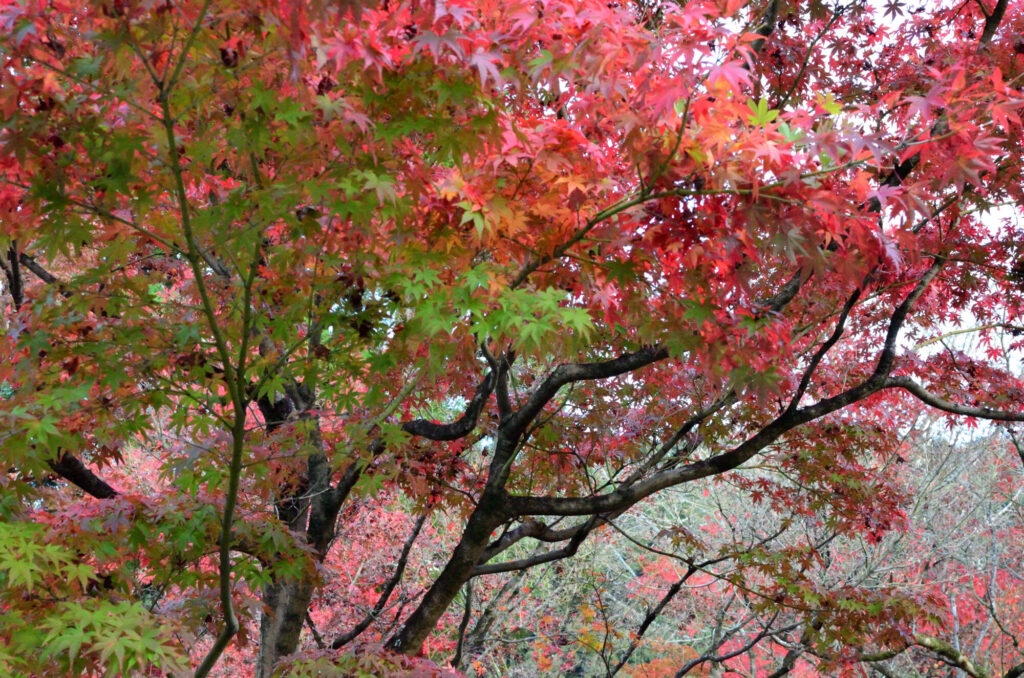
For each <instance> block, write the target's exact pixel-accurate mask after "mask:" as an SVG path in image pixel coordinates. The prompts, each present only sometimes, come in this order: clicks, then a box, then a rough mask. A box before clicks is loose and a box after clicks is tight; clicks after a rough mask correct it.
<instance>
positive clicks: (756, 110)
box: [747, 99, 779, 127]
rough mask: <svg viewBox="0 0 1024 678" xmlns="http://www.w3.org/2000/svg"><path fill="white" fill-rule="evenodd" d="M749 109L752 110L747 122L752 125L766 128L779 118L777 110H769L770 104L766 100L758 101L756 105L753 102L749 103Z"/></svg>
mask: <svg viewBox="0 0 1024 678" xmlns="http://www.w3.org/2000/svg"><path fill="white" fill-rule="evenodd" d="M747 107H748V108H749V109H750V116H748V117H747V121H748V122H749V123H750V124H751V125H757V126H759V127H764V126H766V125H769V124H771V123H772V122H774V121H775V119H776V118H778V117H779V112H778V111H777V110H774V109H769V108H768V102H767V101H766V100H765V99H758V100H757V102H756V103H755V102H754V101H753V100H750V101H747Z"/></svg>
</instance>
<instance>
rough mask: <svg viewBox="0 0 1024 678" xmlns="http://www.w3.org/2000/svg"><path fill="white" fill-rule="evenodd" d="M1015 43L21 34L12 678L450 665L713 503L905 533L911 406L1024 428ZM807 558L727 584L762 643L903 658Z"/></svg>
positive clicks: (741, 28)
mask: <svg viewBox="0 0 1024 678" xmlns="http://www.w3.org/2000/svg"><path fill="white" fill-rule="evenodd" d="M1020 35H1024V5H1022V4H1021V3H1016V2H1014V3H1011V2H1009V1H1008V0H997V1H991V0H974V1H970V0H968V1H964V2H949V3H945V2H942V3H930V4H929V5H928V6H924V7H910V6H909V5H906V4H904V3H901V2H889V3H887V4H886V5H885V6H882V7H876V6H874V4H872V3H869V2H865V1H860V0H850V1H849V2H840V3H826V2H821V1H819V0H814V1H812V2H807V3H797V2H790V1H784V0H765V1H754V2H743V1H742V0H723V1H721V2H712V1H707V0H690V1H688V2H677V3H668V2H666V3H657V2H647V1H646V0H644V1H643V2H637V3H632V4H620V3H614V2H613V3H608V2H605V1H600V2H597V1H592V0H578V1H565V2H562V1H556V0H540V1H537V0H529V1H516V0H512V1H504V2H492V1H490V0H488V1H485V2H469V1H468V0H452V1H450V2H442V1H440V0H435V1H434V2H428V3H422V4H421V3H399V2H388V1H385V2H383V3H381V4H379V5H373V6H370V5H366V4H362V3H359V2H352V1H350V2H346V3H340V4H329V3H321V2H309V3H306V2H289V3H278V4H276V5H266V4H263V3H254V2H248V1H246V0H238V1H229V2H218V3H212V2H196V1H194V0H180V1H170V0H167V1H165V0H104V1H103V2H90V3H86V4H84V5H83V4H72V3H65V2H61V1H60V0H54V1H47V2H44V1H42V0H16V1H12V0H4V1H3V2H2V3H0V36H3V37H2V38H0V55H2V58H3V69H2V70H0V112H2V113H3V123H2V126H0V168H2V171H3V179H2V183H0V224H2V229H0V242H2V244H3V247H4V250H5V252H4V257H3V266H2V268H3V272H4V291H5V293H6V294H5V304H6V306H5V314H4V330H5V334H4V340H3V342H0V352H2V355H0V384H2V386H0V388H2V389H3V391H2V401H0V402H2V409H0V412H2V416H3V418H4V422H5V433H4V434H3V436H4V437H3V446H2V450H0V461H2V463H3V465H4V467H5V468H6V469H7V471H6V473H5V475H3V476H2V481H0V482H2V483H3V489H4V491H3V496H2V503H0V511H2V512H3V517H4V521H3V523H0V545H2V546H3V549H2V553H3V554H4V555H3V560H0V577H2V578H3V581H4V590H3V596H2V598H0V604H2V605H3V609H4V618H3V621H2V622H0V634H2V635H3V638H4V640H5V643H4V644H3V645H4V647H3V648H0V666H2V667H3V668H4V670H5V671H6V672H9V673H21V674H34V673H42V674H46V673H52V672H54V671H65V672H73V673H85V672H89V671H103V670H107V671H110V672H113V673H117V672H131V671H136V672H144V671H149V670H150V669H153V668H154V667H157V668H159V669H162V670H167V671H194V672H195V674H196V675H208V674H209V673H210V672H211V671H214V670H216V667H217V666H218V662H221V661H222V660H223V661H230V662H233V663H232V666H233V667H236V668H241V667H244V670H251V671H254V672H255V673H256V675H259V676H270V675H271V674H272V673H273V672H274V671H275V670H276V669H275V667H278V668H279V669H280V670H281V671H286V672H291V673H294V674H296V675H302V672H306V673H307V674H311V675H312V674H315V672H316V671H318V670H321V669H323V667H325V666H334V667H335V669H336V670H340V669H338V667H344V670H345V671H348V672H350V673H357V672H359V671H362V672H364V673H366V674H368V675H378V674H381V673H386V672H389V671H390V672H410V671H411V672H429V671H435V672H441V671H443V669H441V668H436V667H434V668H431V667H432V666H433V664H432V663H431V662H430V661H428V659H432V660H436V662H434V663H435V664H439V665H443V664H444V663H445V662H447V661H448V660H449V659H450V658H451V655H452V653H454V656H455V660H456V661H455V663H456V664H460V665H461V660H462V657H463V655H466V656H467V657H468V656H469V655H470V654H472V651H475V650H473V643H472V642H471V643H470V644H469V646H467V645H466V643H465V641H466V640H467V637H466V632H467V631H469V637H468V639H469V640H470V641H473V640H474V636H473V633H472V631H473V630H474V629H476V628H477V627H479V628H480V629H481V631H480V633H479V634H478V635H477V636H476V641H474V642H477V645H479V642H482V639H483V638H484V637H485V636H486V633H487V629H488V626H487V621H486V617H485V615H486V614H487V609H489V608H485V609H483V611H478V612H474V611H473V607H472V599H473V593H472V592H473V590H474V588H476V590H477V591H478V593H479V592H480V591H481V590H482V591H483V594H484V595H485V596H486V597H487V598H488V599H492V598H493V597H495V596H500V595H505V594H507V593H508V592H509V591H505V593H504V594H503V593H502V592H503V591H504V589H503V587H504V586H505V584H506V583H508V582H512V581H515V578H516V577H518V576H519V574H517V573H523V572H527V571H529V570H530V569H531V568H534V567H535V566H538V565H543V564H546V563H553V562H556V561H559V560H561V559H565V558H569V557H570V556H573V555H574V554H576V553H577V551H578V550H579V549H580V548H581V547H582V546H583V545H584V544H585V543H586V542H587V540H588V539H590V538H593V537H596V535H597V534H598V533H600V532H601V531H607V529H609V528H612V527H613V526H614V525H615V521H616V520H618V519H619V518H620V517H622V516H624V515H626V513H627V511H629V510H630V509H631V508H633V507H635V506H637V505H638V504H640V503H642V502H644V500H646V499H648V498H650V497H654V496H656V495H658V494H659V493H663V492H666V491H670V490H672V489H673V488H677V487H680V486H686V485H690V484H694V485H695V486H697V487H699V486H701V485H702V484H705V483H708V482H710V480H709V479H711V478H713V477H724V478H733V477H734V476H735V480H734V482H735V483H736V484H737V486H738V487H739V489H740V490H741V491H742V492H744V493H745V496H746V497H747V499H748V502H750V503H751V505H755V506H756V505H757V504H758V503H761V502H771V503H772V505H777V506H782V507H785V508H786V509H787V510H788V511H792V512H794V513H796V514H799V515H802V516H809V517H811V518H813V520H815V521H817V523H818V524H819V526H820V527H822V528H823V529H826V530H830V531H832V532H834V533H836V534H837V535H843V536H845V537H850V538H853V537H858V538H862V539H864V540H866V541H868V542H877V541H879V540H881V539H883V538H884V536H885V535H886V534H887V533H889V532H890V531H892V530H896V529H900V528H901V526H902V525H903V524H904V518H905V516H904V510H905V508H904V504H903V500H902V494H901V493H900V492H899V491H898V487H897V486H896V485H895V484H894V483H897V482H898V478H893V477H889V476H888V475H887V474H886V473H883V472H881V471H879V470H878V469H879V468H889V467H891V466H892V464H893V459H894V458H895V455H898V454H899V452H900V447H899V444H898V435H897V434H898V431H899V430H900V428H901V426H904V425H905V422H906V421H908V420H909V419H910V418H912V417H913V416H915V413H916V412H917V409H918V408H919V407H920V406H921V405H922V404H923V405H926V406H928V407H930V408H933V409H937V410H939V411H942V412H945V413H947V414H949V415H951V416H956V417H959V418H969V419H968V420H969V421H975V420H995V421H1002V422H1017V421H1024V410H1022V409H1021V393H1022V390H1021V389H1022V383H1021V381H1020V380H1019V379H1018V378H1017V376H1016V374H1015V371H1014V370H1013V369H1012V367H1013V360H1014V356H1015V355H1016V352H1017V351H1018V350H1019V349H1020V348H1021V340H1020V334H1021V332H1022V327H1024V326H1022V321H1021V317H1020V316H1021V302H1022V299H1024V265H1022V264H1021V261H1022V259H1021V257H1022V256H1024V253H1022V252H1021V246H1020V243H1021V242H1024V234H1022V233H1021V227H1022V226H1021V224H1020V223H1019V220H1018V219H1017V218H1016V214H1015V213H1013V211H1012V209H1011V210H1009V211H1008V210H1006V209H1005V208H1003V209H1000V207H1001V206H1005V205H1010V206H1011V207H1013V206H1018V205H1020V204H1021V201H1022V199H1024V195H1022V192H1021V191H1022V182H1021V174H1020V158H1021V148H1020V134H1021V127H1022V124H1021V119H1020V116H1019V110H1020V108H1021V107H1022V106H1024V97H1022V95H1021V90H1020V88H1019V85H1020V81H1021V79H1022V77H1024V64H1022V61H1021V59H1022V58H1024V57H1022V56H1021V55H1022V54H1024V43H1022V40H1021V38H1020V37H1019V36H1020ZM954 332H955V333H965V334H967V333H969V334H971V335H976V336H977V337H978V338H979V340H980V342H981V344H980V346H981V350H980V351H976V352H973V353H971V354H967V353H964V352H960V351H956V350H953V349H952V348H949V347H947V346H946V344H944V343H943V338H944V337H945V336H946V335H948V334H950V333H954ZM940 347H944V348H945V350H941V349H940ZM750 464H763V465H770V466H772V467H773V468H777V469H779V470H780V472H782V473H783V474H784V476H785V477H786V478H788V479H789V481H790V482H778V481H777V480H773V479H772V478H769V477H761V478H758V477H752V476H750V475H743V474H730V472H731V471H734V470H735V469H738V468H740V467H743V466H744V465H747V466H750ZM385 502H388V503H389V504H388V505H390V506H393V508H394V512H385V513H382V514H377V513H374V512H373V511H374V509H373V508H372V507H373V506H374V505H375V504H376V503H381V504H383V503H385ZM368 511H369V512H370V513H367V512H368ZM395 513H397V514H401V515H402V516H405V517H406V518H407V519H405V520H402V519H399V518H396V516H395ZM371 519H373V520H374V521H380V523H381V524H384V525H386V527H382V526H381V525H380V524H378V526H377V527H373V526H372V524H371V523H366V522H361V521H370V520H371ZM400 528H401V529H400ZM391 530H395V533H394V534H392V533H390V532H391ZM421 535H422V537H423V538H424V539H426V538H427V537H428V536H430V537H431V542H430V543H431V544H432V546H431V548H430V549H426V548H425V547H423V546H417V544H418V543H419V542H418V541H417V540H419V539H420V538H421ZM676 537H677V540H678V541H677V545H678V546H679V547H680V548H683V549H684V550H685V551H686V552H687V555H686V556H685V558H686V559H688V560H685V561H684V562H689V563H690V566H692V567H694V568H696V564H698V563H705V561H714V560H715V559H716V558H718V557H720V556H719V555H718V550H719V547H722V548H724V546H721V545H717V546H715V547H714V548H711V551H712V552H708V553H702V552H701V551H702V548H704V546H702V543H701V541H700V540H698V539H691V538H690V537H689V536H688V535H687V531H686V530H685V529H684V528H682V527H680V528H679V529H678V530H677V531H676ZM780 544H783V546H781V547H780V550H779V551H777V552H774V551H773V552H770V553H769V552H768V551H764V552H763V553H762V551H758V550H757V549H754V548H753V547H752V546H751V545H750V544H747V545H746V546H744V547H743V548H740V549H733V551H732V552H730V556H729V557H730V558H731V559H733V560H735V561H737V562H744V561H745V569H746V570H748V571H750V572H751V577H754V578H755V579H756V580H757V581H755V583H756V584H757V585H762V584H763V585H766V586H767V585H768V584H771V586H773V587H774V588H773V595H772V597H771V598H770V601H769V602H770V604H767V605H766V606H758V607H757V608H756V611H757V612H758V613H759V614H761V615H763V620H768V619H783V618H787V617H786V615H783V614H782V611H783V610H796V609H803V611H804V612H803V614H804V616H803V617H801V619H802V621H801V622H800V624H801V626H802V628H803V629H804V632H805V633H806V637H805V638H801V640H800V641H799V642H800V643H801V644H803V645H804V646H807V647H810V646H812V645H814V644H815V643H816V642H817V643H818V646H821V647H828V648H832V647H833V646H842V645H843V644H844V643H850V642H853V641H852V640H851V638H852V637H851V636H847V635H844V633H843V632H844V629H846V630H847V631H851V633H852V632H853V631H858V632H859V631H860V630H862V629H866V628H868V626H870V624H868V621H869V618H871V619H874V618H877V617H878V616H879V615H884V616H887V617H888V618H889V619H890V620H891V623H890V624H889V625H887V626H885V627H884V628H881V630H877V632H875V633H874V635H873V636H872V638H871V640H872V642H873V643H874V644H875V645H876V646H877V647H878V651H879V652H886V651H893V652H895V651H897V650H898V651H903V650H905V649H906V645H907V637H908V636H907V635H906V634H907V633H908V631H907V629H908V628H911V626H912V624H913V622H914V615H915V614H917V612H918V610H916V609H914V608H913V606H910V605H903V603H900V604H899V605H896V604H894V605H888V604H887V603H886V602H885V601H884V600H879V599H878V598H877V596H876V595H875V593H873V592H872V590H871V589H870V587H860V588H858V587H855V586H853V585H852V584H851V585H850V586H847V587H845V588H844V589H843V590H842V591H841V595H839V594H836V595H832V593H835V592H832V593H829V592H822V591H813V590H811V589H810V588H808V587H810V586H811V585H812V583H813V582H812V583H808V582H807V578H806V577H805V576H804V575H805V574H806V572H808V571H809V570H811V569H813V568H811V565H812V564H813V563H814V562H815V561H816V560H818V559H821V558H822V557H823V556H822V555H821V550H822V549H823V548H825V544H818V543H813V542H812V543H810V544H803V545H802V546H799V548H798V545H793V544H789V545H786V544H785V543H784V542H780ZM705 546H706V545H705ZM708 548H710V547H708ZM431 551H432V552H431ZM342 553H344V555H340V554H342ZM385 554H387V555H385ZM762 555H764V557H763V558H762V557H761V556H762ZM769 556H770V557H769ZM339 558H341V559H342V560H341V561H339V560H338V559H339ZM392 558H393V559H394V560H393V562H388V561H389V559H392ZM362 565H366V566H367V567H369V568H370V569H372V570H374V571H375V573H374V576H373V577H372V578H370V577H367V578H366V579H361V578H360V577H361V574H362V573H361V566H362ZM340 572H346V573H349V574H350V575H351V576H350V577H349V581H350V582H351V583H350V584H348V586H349V588H350V589H352V590H350V591H349V592H347V593H345V592H341V591H340V590H339V589H338V586H337V585H338V582H337V581H334V580H332V577H334V578H335V579H337V577H338V575H339V573H340ZM382 573H384V574H382ZM498 575H502V576H503V577H505V578H504V579H502V578H500V577H498ZM403 578H406V579H405V580H404V582H403ZM502 582H505V583H502ZM516 585H517V584H514V585H513V588H514V587H515V586H516ZM332 596H333V597H334V599H333V600H332ZM873 596H874V597H873ZM342 601H346V602H344V604H343V602H342ZM840 601H841V602H842V603H843V604H842V605H840V604H839V602H840ZM457 603H462V605H461V607H463V608H464V611H463V610H460V609H459V607H460V606H459V605H457ZM346 606H347V607H346ZM592 609H594V608H592ZM601 609H603V608H598V611H600V610H601ZM385 611H387V612H388V614H389V615H390V617H391V621H390V622H388V623H385V619H384V616H383V614H384V612H385ZM657 611H658V612H660V611H661V610H660V609H659V610H657ZM594 614H596V612H595V613H594ZM787 614H788V613H787ZM922 614H923V613H922ZM772 615H775V616H774V617H773V616H772ZM595 618H596V617H595ZM474 619H476V620H477V625H476V626H474V627H473V629H468V628H467V627H468V626H469V623H470V622H472V621H473V620H474ZM772 623H774V622H768V626H766V627H765V628H768V627H769V626H771V624H772ZM439 624H441V625H442V626H443V627H444V628H445V629H449V630H453V633H447V632H446V633H440V634H439V633H436V631H437V629H438V626H439ZM850 625H852V626H854V627H856V628H853V629H852V630H851V629H850V628H849V627H850ZM605 627H606V628H607V625H605ZM304 628H309V629H310V633H309V634H307V635H306V636H304V635H303V629H304ZM455 629H458V630H455ZM755 635H756V633H755ZM453 637H454V638H455V640H454V641H452V638H453ZM428 641H433V642H434V645H433V646H432V645H431V642H428ZM229 646H230V651H229V653H228V655H227V657H226V659H225V658H224V657H225V655H224V653H225V650H226V649H228V648H229ZM432 647H433V649H432ZM719 649H722V651H733V650H734V649H735V648H731V649H730V648H729V647H727V646H726V645H721V644H720V645H719V646H715V647H714V648H712V651H714V652H717V651H718V650H719ZM297 653H298V654H297ZM940 654H941V652H940ZM602 656H603V655H602ZM797 657H798V654H797V655H794V656H793V659H792V660H789V659H786V658H783V659H782V660H780V661H783V662H786V661H789V662H790V666H789V667H786V666H783V667H782V668H779V669H778V670H777V671H776V673H777V674H778V675H783V674H782V673H778V672H779V671H783V669H785V671H789V670H791V668H792V664H793V661H795V660H796V658H797ZM947 658H948V657H947ZM629 659H630V657H629V656H628V655H627V656H625V661H629ZM827 659H828V660H829V661H836V662H839V661H845V660H847V659H849V657H847V656H846V655H843V654H842V653H841V652H840V653H838V654H835V656H832V657H831V658H827ZM282 660H283V661H282ZM545 661H550V658H549V657H545ZM615 661H618V660H617V659H616V660H615ZM683 661H689V658H684V659H683ZM716 661H717V660H716ZM463 668H464V667H463ZM231 670H234V669H231ZM677 670H678V669H677ZM965 670H966V669H965ZM1022 672H1024V665H1020V664H1018V665H1016V666H1013V667H1009V668H1007V670H1006V673H1005V675H1007V676H1010V675H1020V674H1021V673H1022Z"/></svg>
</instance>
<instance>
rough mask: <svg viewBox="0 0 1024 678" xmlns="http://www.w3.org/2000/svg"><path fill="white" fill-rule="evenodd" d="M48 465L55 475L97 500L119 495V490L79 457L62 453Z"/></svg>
mask: <svg viewBox="0 0 1024 678" xmlns="http://www.w3.org/2000/svg"><path fill="white" fill-rule="evenodd" d="M47 463H48V464H49V465H50V468H52V469H53V471H54V473H56V474H57V475H59V476H60V477H61V478H63V479H64V480H67V481H68V482H70V483H72V484H73V485H76V486H77V487H78V488H79V489H81V490H82V491H83V492H85V493H86V494H89V495H91V496H93V497H96V498H97V499H110V498H111V497H115V496H117V494H118V492H117V490H115V489H114V488H113V487H111V486H110V485H108V484H107V483H106V482H104V480H103V479H102V478H100V477H99V476H98V475H96V474H95V473H93V472H92V471H91V470H89V469H88V468H87V467H86V465H85V464H83V463H82V461H81V460H80V459H79V458H78V457H76V456H74V455H72V454H70V453H69V452H60V453H59V454H58V455H57V458H56V459H54V460H52V461H49V462H47Z"/></svg>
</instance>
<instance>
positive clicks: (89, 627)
mask: <svg viewBox="0 0 1024 678" xmlns="http://www.w3.org/2000/svg"><path fill="white" fill-rule="evenodd" d="M39 631H40V632H41V633H42V634H43V638H42V639H41V646H42V647H43V648H44V649H43V652H42V653H41V654H42V658H44V659H50V660H53V661H54V662H55V663H57V665H59V666H62V667H66V668H67V671H68V672H69V673H78V672H84V671H88V670H90V669H93V670H95V669H99V670H101V671H103V675H105V676H115V675H121V674H125V673H133V672H140V671H147V670H149V669H150V668H151V667H154V666H155V667H160V669H162V670H175V669H177V670H180V669H182V668H184V667H185V666H186V665H187V660H186V657H184V656H183V655H182V654H181V653H180V651H179V650H177V648H175V647H174V646H173V645H172V644H171V643H172V642H173V638H172V636H171V634H170V633H169V632H168V630H166V629H164V628H162V627H161V626H160V625H159V624H158V623H157V622H156V620H155V618H154V617H153V615H152V614H151V613H150V612H149V611H147V610H146V609H145V608H144V607H143V606H142V604H141V603H132V602H110V601H106V600H88V601H82V602H81V603H58V604H57V605H56V606H55V607H54V610H53V614H51V615H49V616H47V618H46V619H45V620H43V622H42V624H41V625H40V628H39Z"/></svg>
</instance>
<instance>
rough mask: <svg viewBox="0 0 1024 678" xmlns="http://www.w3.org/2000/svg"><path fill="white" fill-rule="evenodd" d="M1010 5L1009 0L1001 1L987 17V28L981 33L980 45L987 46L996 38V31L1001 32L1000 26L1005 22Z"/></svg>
mask: <svg viewBox="0 0 1024 678" xmlns="http://www.w3.org/2000/svg"><path fill="white" fill-rule="evenodd" d="M1008 4H1009V2H1008V0H999V2H997V3H996V6H995V7H994V8H993V9H992V11H991V12H989V13H988V14H986V15H985V28H984V29H983V30H982V32H981V40H979V42H980V44H982V45H986V44H988V43H989V42H991V41H992V38H994V37H995V36H996V31H997V30H999V24H1000V23H1002V21H1003V14H1005V13H1006V6H1007V5H1008Z"/></svg>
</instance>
